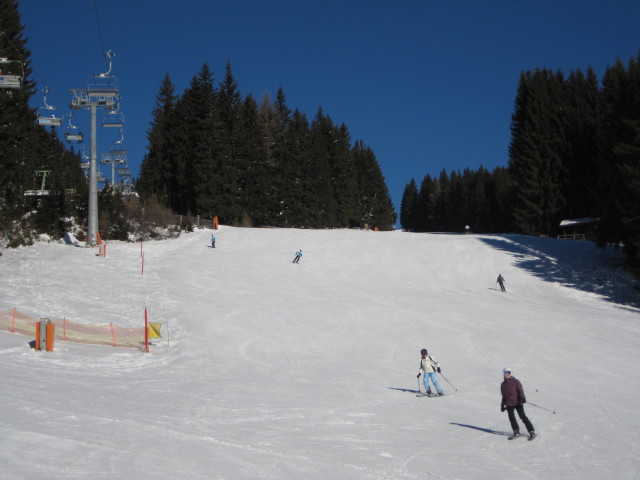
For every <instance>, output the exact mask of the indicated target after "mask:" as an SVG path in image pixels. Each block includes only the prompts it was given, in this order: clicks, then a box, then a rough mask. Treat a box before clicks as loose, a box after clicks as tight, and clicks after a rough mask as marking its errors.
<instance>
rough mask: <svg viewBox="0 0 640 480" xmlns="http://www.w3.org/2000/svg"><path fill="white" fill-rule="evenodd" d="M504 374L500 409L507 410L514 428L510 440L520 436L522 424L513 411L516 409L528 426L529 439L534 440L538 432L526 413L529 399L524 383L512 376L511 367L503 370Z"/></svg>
mask: <svg viewBox="0 0 640 480" xmlns="http://www.w3.org/2000/svg"><path fill="white" fill-rule="evenodd" d="M502 374H503V375H504V381H503V382H502V385H500V392H501V393H502V402H501V403H500V411H501V412H504V411H505V410H506V411H507V414H508V415H509V422H511V428H512V429H513V435H511V436H510V437H509V440H513V439H514V438H518V437H519V436H520V426H519V425H518V421H517V420H516V416H515V414H514V413H513V412H514V410H515V411H516V412H518V416H519V417H520V420H522V423H524V426H525V427H527V431H528V432H529V440H533V439H534V438H536V432H535V429H534V428H533V425H532V424H531V421H530V420H529V418H528V417H527V414H526V413H524V404H525V403H526V402H527V399H526V398H525V396H524V389H523V388H522V383H520V380H518V379H517V378H516V377H512V376H511V369H510V368H505V369H504V370H502Z"/></svg>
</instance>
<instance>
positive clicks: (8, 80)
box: [0, 57, 24, 89]
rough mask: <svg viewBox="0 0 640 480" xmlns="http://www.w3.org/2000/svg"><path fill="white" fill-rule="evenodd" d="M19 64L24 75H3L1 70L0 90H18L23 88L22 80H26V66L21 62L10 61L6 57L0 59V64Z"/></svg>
mask: <svg viewBox="0 0 640 480" xmlns="http://www.w3.org/2000/svg"><path fill="white" fill-rule="evenodd" d="M10 63H19V64H20V67H21V68H22V75H14V74H9V73H2V70H1V69H0V88H2V89H17V88H21V87H22V80H23V78H24V65H23V63H22V62H21V61H19V60H9V59H8V58H6V57H0V64H3V65H4V64H10Z"/></svg>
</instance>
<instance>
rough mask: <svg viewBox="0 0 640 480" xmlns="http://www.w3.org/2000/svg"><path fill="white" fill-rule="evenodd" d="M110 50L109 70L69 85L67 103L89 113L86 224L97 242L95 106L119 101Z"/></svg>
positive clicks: (91, 239) (99, 177)
mask: <svg viewBox="0 0 640 480" xmlns="http://www.w3.org/2000/svg"><path fill="white" fill-rule="evenodd" d="M114 55H115V54H113V53H112V52H111V51H108V52H105V56H106V57H107V58H108V59H109V70H108V71H107V72H105V73H101V74H98V75H94V76H93V77H92V81H90V82H89V84H88V85H87V88H85V89H72V90H71V93H72V98H71V104H70V107H71V108H73V109H75V110H80V109H83V108H87V109H89V111H90V114H91V150H90V160H89V211H88V214H89V215H88V217H89V222H88V223H89V225H88V232H87V233H88V237H89V241H88V244H89V245H91V246H96V245H97V244H98V235H97V234H98V182H99V181H103V177H102V173H101V172H100V171H99V169H98V167H97V155H96V143H97V140H96V133H97V131H96V112H97V110H98V108H104V109H106V110H108V111H114V110H115V109H116V107H117V105H118V100H119V90H118V82H117V79H116V77H115V76H113V75H111V67H112V62H111V58H112V57H113V56H114Z"/></svg>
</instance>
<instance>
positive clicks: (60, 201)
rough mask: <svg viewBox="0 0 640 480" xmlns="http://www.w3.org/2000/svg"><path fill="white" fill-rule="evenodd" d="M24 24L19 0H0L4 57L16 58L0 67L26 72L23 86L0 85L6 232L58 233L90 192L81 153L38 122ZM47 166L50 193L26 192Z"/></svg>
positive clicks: (0, 203) (1, 199)
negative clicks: (68, 147)
mask: <svg viewBox="0 0 640 480" xmlns="http://www.w3.org/2000/svg"><path fill="white" fill-rule="evenodd" d="M23 29H24V27H23V26H22V25H21V23H20V15H19V12H18V4H17V2H16V1H15V0H0V57H3V58H7V59H8V60H9V61H10V63H3V64H0V69H2V72H3V73H5V74H12V75H19V76H23V82H22V88H19V89H4V88H1V89H0V172H2V173H1V174H0V232H2V233H6V234H8V235H10V232H12V231H14V230H15V231H16V232H18V233H16V234H15V235H16V236H12V238H19V237H20V236H22V237H23V238H28V237H31V236H32V235H33V234H34V233H48V234H50V235H54V236H55V235H60V234H61V233H63V231H64V228H65V225H66V223H68V222H69V218H70V217H78V216H79V215H80V214H81V213H82V208H83V204H82V203H81V202H79V201H78V200H77V192H86V182H85V180H84V176H83V174H82V171H81V169H80V158H79V156H78V155H77V154H75V153H74V152H73V151H68V150H66V149H65V147H64V145H63V144H62V142H60V140H59V139H58V138H57V136H56V135H55V131H53V129H52V130H51V131H49V130H45V128H44V127H40V126H38V125H37V124H36V115H35V112H34V110H33V109H31V108H30V107H29V98H30V97H31V96H32V95H33V93H34V91H35V84H34V82H33V81H32V80H31V79H30V76H31V67H30V60H29V56H30V52H29V50H27V48H26V40H25V39H24V38H23V33H22V32H23ZM42 171H46V172H47V177H46V183H45V186H44V190H47V192H48V195H45V194H44V192H41V193H40V195H38V196H25V192H26V191H27V190H41V189H42V179H43V174H42V173H37V172H42ZM70 191H74V192H76V193H70ZM14 243H15V242H14ZM18 243H20V242H18Z"/></svg>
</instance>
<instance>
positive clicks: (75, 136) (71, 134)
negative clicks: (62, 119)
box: [64, 112, 84, 143]
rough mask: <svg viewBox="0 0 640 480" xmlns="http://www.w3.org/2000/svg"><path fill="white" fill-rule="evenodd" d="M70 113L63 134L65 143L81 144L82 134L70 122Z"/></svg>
mask: <svg viewBox="0 0 640 480" xmlns="http://www.w3.org/2000/svg"><path fill="white" fill-rule="evenodd" d="M72 115H73V114H72V112H69V115H68V116H69V119H68V123H69V125H68V126H67V131H66V132H65V134H64V138H65V139H66V140H67V143H72V142H77V143H82V140H84V135H83V134H82V132H81V131H80V130H79V129H78V126H77V125H74V124H73V123H72V122H71V116H72Z"/></svg>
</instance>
